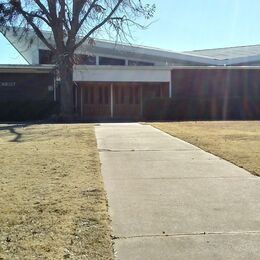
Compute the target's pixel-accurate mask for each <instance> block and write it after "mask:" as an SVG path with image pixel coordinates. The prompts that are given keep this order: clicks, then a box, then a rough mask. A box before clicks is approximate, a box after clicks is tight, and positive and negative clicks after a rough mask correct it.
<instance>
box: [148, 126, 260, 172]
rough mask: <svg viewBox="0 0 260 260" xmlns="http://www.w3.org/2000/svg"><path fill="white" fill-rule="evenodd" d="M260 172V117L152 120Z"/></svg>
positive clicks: (192, 141)
mask: <svg viewBox="0 0 260 260" xmlns="http://www.w3.org/2000/svg"><path fill="white" fill-rule="evenodd" d="M151 125H153V126H154V127H157V128H159V129H161V130H162V131H164V132H166V133H169V134H171V135H173V136H176V137H178V138H180V139H183V140H185V141H187V142H189V143H192V144H194V145H196V146H198V147H200V148H202V149H203V150H206V151H209V152H211V153H213V154H215V155H217V156H219V157H221V158H224V159H226V160H228V161H230V162H232V163H234V164H236V165H238V166H240V167H243V168H245V169H246V170H248V171H249V172H251V173H253V174H255V175H258V176H260V121H215V122H206V121H205V122H200V121H198V122H165V123H152V124H151Z"/></svg>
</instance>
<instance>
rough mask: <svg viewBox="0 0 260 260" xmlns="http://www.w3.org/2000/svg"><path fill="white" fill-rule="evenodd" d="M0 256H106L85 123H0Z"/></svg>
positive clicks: (90, 135) (105, 228) (92, 144)
mask: <svg viewBox="0 0 260 260" xmlns="http://www.w3.org/2000/svg"><path fill="white" fill-rule="evenodd" d="M0 165H1V168H0V208H1V210H0V259H106V260H107V259H113V252H112V243H111V238H110V228H109V224H110V223H109V219H108V214H107V201H106V196H105V192H104V189H103V183H102V178H101V173H100V162H99V156H98V151H97V148H96V140H95V135H94V130H93V126H91V125H86V124H74V125H65V124H64V125H47V124H42V125H19V126H12V125H0Z"/></svg>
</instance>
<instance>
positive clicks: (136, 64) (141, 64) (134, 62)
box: [128, 60, 154, 66]
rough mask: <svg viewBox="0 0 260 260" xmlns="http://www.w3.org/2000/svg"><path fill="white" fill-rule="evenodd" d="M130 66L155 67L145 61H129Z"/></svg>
mask: <svg viewBox="0 0 260 260" xmlns="http://www.w3.org/2000/svg"><path fill="white" fill-rule="evenodd" d="M128 66H154V63H151V62H145V61H137V60H129V61H128Z"/></svg>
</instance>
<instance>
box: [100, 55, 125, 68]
mask: <svg viewBox="0 0 260 260" xmlns="http://www.w3.org/2000/svg"><path fill="white" fill-rule="evenodd" d="M99 65H118V66H124V65H125V60H123V59H116V58H111V57H99Z"/></svg>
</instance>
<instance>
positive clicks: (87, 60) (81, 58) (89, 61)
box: [74, 54, 96, 65]
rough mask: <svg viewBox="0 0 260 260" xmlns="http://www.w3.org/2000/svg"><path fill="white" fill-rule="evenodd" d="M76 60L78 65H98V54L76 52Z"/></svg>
mask: <svg viewBox="0 0 260 260" xmlns="http://www.w3.org/2000/svg"><path fill="white" fill-rule="evenodd" d="M74 62H75V64H76V65H96V56H91V55H83V54H75V56H74Z"/></svg>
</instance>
